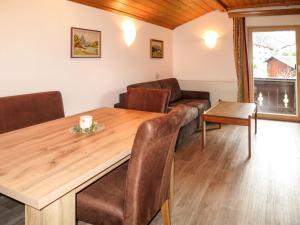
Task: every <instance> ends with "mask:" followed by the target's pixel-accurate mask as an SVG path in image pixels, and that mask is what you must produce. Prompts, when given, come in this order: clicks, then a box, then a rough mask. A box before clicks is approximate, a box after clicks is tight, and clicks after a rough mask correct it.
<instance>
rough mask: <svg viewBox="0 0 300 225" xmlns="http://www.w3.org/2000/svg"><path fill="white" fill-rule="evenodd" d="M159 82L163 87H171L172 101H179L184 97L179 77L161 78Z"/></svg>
mask: <svg viewBox="0 0 300 225" xmlns="http://www.w3.org/2000/svg"><path fill="white" fill-rule="evenodd" d="M159 82H160V86H161V88H163V89H169V90H170V91H171V98H170V102H171V103H172V102H175V101H178V100H180V99H181V98H182V93H181V89H180V86H179V84H178V81H177V79H175V78H169V79H164V80H160V81H159Z"/></svg>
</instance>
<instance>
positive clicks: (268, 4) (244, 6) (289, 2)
mask: <svg viewBox="0 0 300 225" xmlns="http://www.w3.org/2000/svg"><path fill="white" fill-rule="evenodd" d="M297 5H298V6H299V5H300V0H298V1H282V2H273V3H270V2H269V3H259V4H252V5H251V4H244V5H240V6H235V7H228V8H227V9H228V11H230V10H235V9H245V8H260V7H273V6H297Z"/></svg>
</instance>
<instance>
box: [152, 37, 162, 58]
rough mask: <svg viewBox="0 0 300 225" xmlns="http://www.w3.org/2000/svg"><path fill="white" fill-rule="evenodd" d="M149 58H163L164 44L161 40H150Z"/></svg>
mask: <svg viewBox="0 0 300 225" xmlns="http://www.w3.org/2000/svg"><path fill="white" fill-rule="evenodd" d="M150 57H151V58H156V59H161V58H163V57H164V42H163V41H162V40H156V39H151V40H150Z"/></svg>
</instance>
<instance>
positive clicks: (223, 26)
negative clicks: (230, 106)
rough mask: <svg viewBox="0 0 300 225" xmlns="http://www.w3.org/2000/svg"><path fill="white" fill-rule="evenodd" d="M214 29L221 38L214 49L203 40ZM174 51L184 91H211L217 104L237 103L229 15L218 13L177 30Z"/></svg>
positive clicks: (176, 69)
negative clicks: (221, 101)
mask: <svg viewBox="0 0 300 225" xmlns="http://www.w3.org/2000/svg"><path fill="white" fill-rule="evenodd" d="M210 30H213V31H216V32H217V33H218V34H219V36H220V37H219V39H218V42H217V45H216V47H215V48H214V49H208V48H207V47H206V46H205V44H204V40H203V39H202V36H203V34H204V33H205V32H206V31H210ZM173 52H174V54H173V73H174V76H175V77H177V78H178V79H179V80H180V85H181V86H182V87H183V88H185V89H194V90H205V91H210V92H211V96H212V102H213V103H215V102H216V101H217V100H218V99H223V100H233V101H234V100H236V94H237V82H236V71H235V65H234V55H233V54H234V53H233V31H232V19H229V18H228V15H227V13H221V12H219V11H214V12H211V13H209V14H206V15H204V16H202V17H199V18H197V19H195V20H193V21H191V22H188V23H186V24H184V25H181V26H179V27H178V28H176V29H175V30H174V33H173Z"/></svg>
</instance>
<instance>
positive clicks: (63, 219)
mask: <svg viewBox="0 0 300 225" xmlns="http://www.w3.org/2000/svg"><path fill="white" fill-rule="evenodd" d="M75 201H76V195H75V191H71V192H70V193H68V194H66V195H65V196H63V197H62V198H60V199H58V200H56V201H55V202H53V203H51V204H50V205H48V206H46V207H45V208H43V209H41V210H38V209H35V208H33V207H31V206H28V205H26V206H25V225H75V224H76V213H75V212H76V209H75V207H76V206H75Z"/></svg>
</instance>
